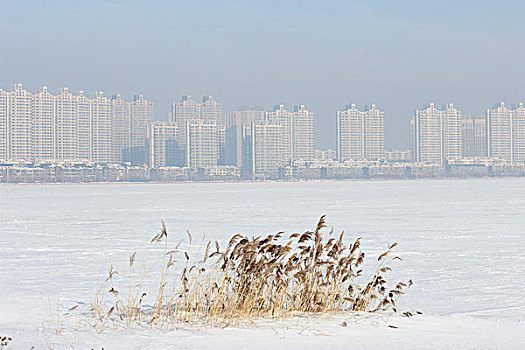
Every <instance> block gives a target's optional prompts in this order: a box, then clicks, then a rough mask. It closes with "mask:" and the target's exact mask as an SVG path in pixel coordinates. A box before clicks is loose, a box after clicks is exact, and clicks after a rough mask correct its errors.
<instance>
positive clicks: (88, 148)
mask: <svg viewBox="0 0 525 350" xmlns="http://www.w3.org/2000/svg"><path fill="white" fill-rule="evenodd" d="M76 100H77V152H78V153H77V157H78V159H82V160H93V137H92V136H93V135H92V121H93V120H92V118H91V105H92V101H91V100H90V99H89V98H87V96H86V95H85V94H84V91H80V92H79V94H78V96H76Z"/></svg>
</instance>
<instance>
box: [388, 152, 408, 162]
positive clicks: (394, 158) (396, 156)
mask: <svg viewBox="0 0 525 350" xmlns="http://www.w3.org/2000/svg"><path fill="white" fill-rule="evenodd" d="M385 160H386V161H387V162H410V151H408V150H406V151H404V150H393V151H386V152H385Z"/></svg>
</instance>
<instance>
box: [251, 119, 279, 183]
mask: <svg viewBox="0 0 525 350" xmlns="http://www.w3.org/2000/svg"><path fill="white" fill-rule="evenodd" d="M284 130H285V127H284V126H283V125H281V124H280V123H279V122H275V121H273V122H272V121H255V122H252V123H251V124H250V125H245V126H244V127H243V153H244V155H243V165H242V169H243V176H244V177H256V178H267V179H273V178H278V177H279V169H280V168H281V167H282V166H284V165H285V163H286V162H285V161H284V159H283V157H282V154H283V153H285V152H286V151H287V148H288V147H289V145H288V144H286V143H285V142H284V138H283V131H284Z"/></svg>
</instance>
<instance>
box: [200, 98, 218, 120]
mask: <svg viewBox="0 0 525 350" xmlns="http://www.w3.org/2000/svg"><path fill="white" fill-rule="evenodd" d="M198 106H199V113H200V116H199V119H202V120H204V121H205V122H216V123H217V124H219V125H224V115H223V114H222V103H220V102H217V101H215V100H214V99H213V97H212V96H204V97H203V98H202V103H200V104H199V105H198Z"/></svg>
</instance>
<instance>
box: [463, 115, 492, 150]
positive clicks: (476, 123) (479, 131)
mask: <svg viewBox="0 0 525 350" xmlns="http://www.w3.org/2000/svg"><path fill="white" fill-rule="evenodd" d="M462 134H463V136H462V137H463V158H475V157H486V156H487V119H486V117H485V116H481V115H468V116H463V119H462Z"/></svg>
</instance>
